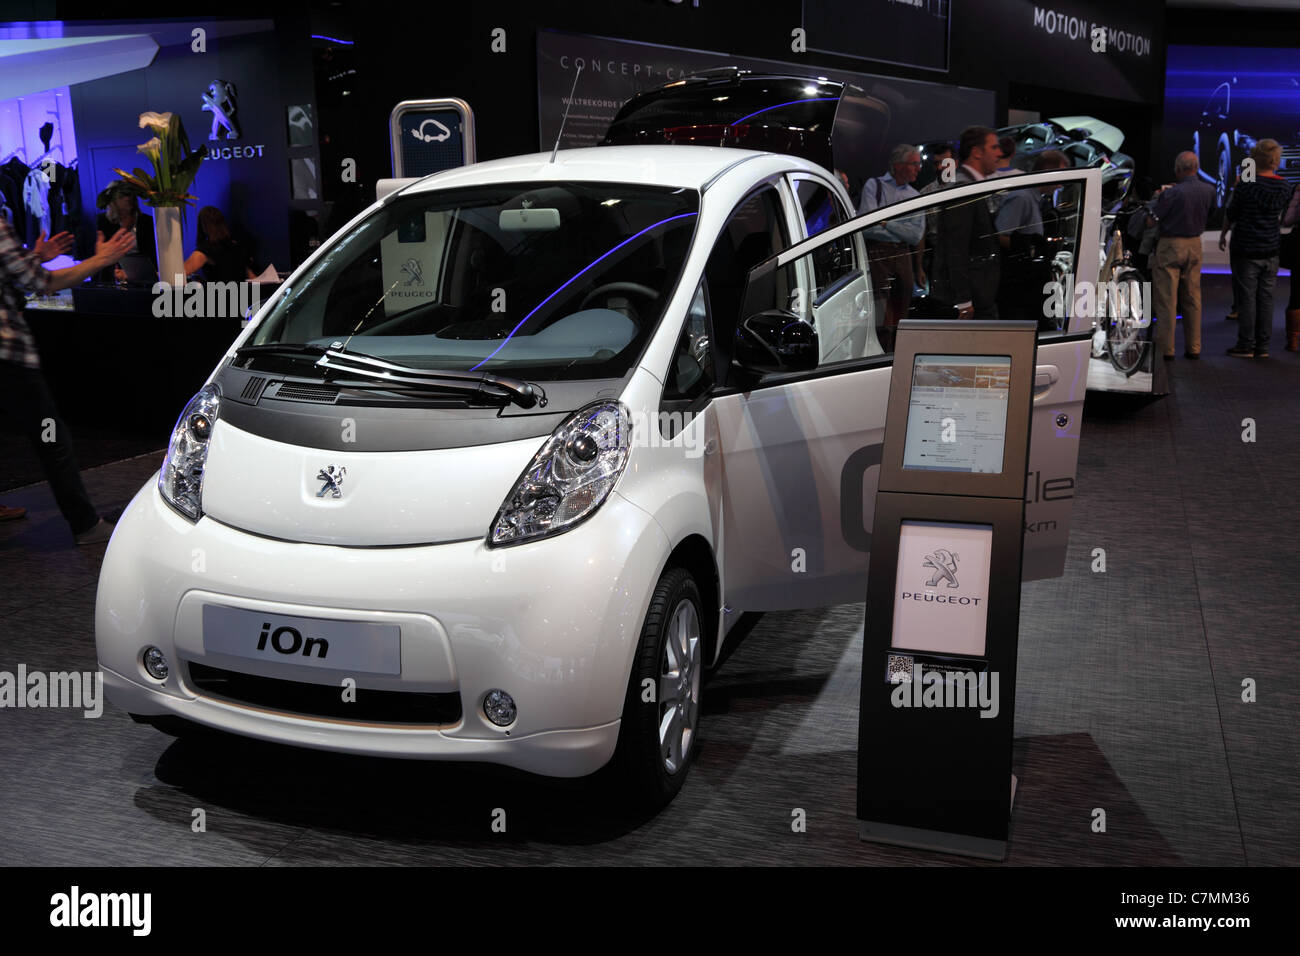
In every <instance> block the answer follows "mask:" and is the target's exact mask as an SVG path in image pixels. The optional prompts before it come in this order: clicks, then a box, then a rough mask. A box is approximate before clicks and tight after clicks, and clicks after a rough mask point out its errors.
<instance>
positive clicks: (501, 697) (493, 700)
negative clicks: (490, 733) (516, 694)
mask: <svg viewBox="0 0 1300 956" xmlns="http://www.w3.org/2000/svg"><path fill="white" fill-rule="evenodd" d="M483 713H484V714H485V715H486V716H487V719H488V720H490V721H492V723H494V724H496V725H497V726H498V727H509V726H510V725H511V724H513V723H514V722H515V717H516V716H517V715H518V713H519V711H518V710H517V709H516V708H515V699H514V698H513V697H511V696H510V695H509V694H507V693H506V692H505V691H503V690H490V691H488V692H487V696H486V697H484V698H483Z"/></svg>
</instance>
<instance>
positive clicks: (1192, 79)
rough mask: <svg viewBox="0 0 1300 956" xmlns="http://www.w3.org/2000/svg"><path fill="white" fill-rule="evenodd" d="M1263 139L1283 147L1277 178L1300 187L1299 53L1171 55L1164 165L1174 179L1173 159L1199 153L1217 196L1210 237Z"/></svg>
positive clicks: (1212, 49) (1175, 51) (1254, 50)
mask: <svg viewBox="0 0 1300 956" xmlns="http://www.w3.org/2000/svg"><path fill="white" fill-rule="evenodd" d="M1265 138H1269V139H1275V140H1277V141H1278V142H1279V143H1281V144H1282V166H1281V167H1280V168H1279V169H1278V175H1279V176H1281V177H1283V178H1284V179H1288V180H1290V181H1291V182H1293V183H1296V184H1297V185H1300V50H1292V49H1280V48H1268V47H1231V46H1171V47H1170V48H1169V56H1168V65H1167V67H1166V72H1165V139H1164V149H1163V153H1164V159H1165V161H1164V162H1163V163H1162V165H1163V167H1164V170H1168V171H1172V169H1173V167H1174V157H1175V156H1176V155H1177V154H1178V153H1180V152H1182V151H1183V150H1191V151H1192V152H1194V153H1196V155H1197V158H1198V159H1199V160H1200V164H1201V170H1200V175H1201V178H1202V179H1203V180H1205V181H1206V182H1208V183H1211V184H1212V185H1214V186H1215V187H1216V190H1217V202H1216V208H1215V210H1214V212H1213V214H1212V215H1211V219H1210V228H1211V229H1217V228H1219V226H1220V224H1221V220H1222V209H1223V203H1224V202H1225V201H1226V200H1227V197H1228V193H1229V191H1230V190H1231V189H1232V186H1233V183H1234V182H1235V177H1236V173H1237V170H1239V169H1240V168H1241V162H1242V160H1244V159H1245V158H1246V156H1247V155H1248V154H1249V153H1250V150H1251V147H1252V146H1254V145H1255V143H1256V141H1258V140H1261V139H1265ZM1166 175H1168V174H1166Z"/></svg>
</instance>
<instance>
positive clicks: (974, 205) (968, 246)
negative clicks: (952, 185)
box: [930, 166, 1000, 319]
mask: <svg viewBox="0 0 1300 956" xmlns="http://www.w3.org/2000/svg"><path fill="white" fill-rule="evenodd" d="M956 181H957V182H958V183H969V182H974V181H975V179H974V177H973V176H971V175H970V173H969V172H967V171H966V167H964V166H962V167H959V168H958V170H957V179H956ZM999 252H1000V249H999V246H998V237H997V228H996V227H995V226H994V224H993V213H992V212H990V211H989V205H988V197H987V196H978V197H973V198H970V199H963V200H960V201H956V202H954V201H949V202H947V203H945V204H944V205H942V206H941V207H940V210H939V232H938V236H937V238H936V242H935V249H934V266H933V268H932V270H931V273H930V281H931V290H932V291H931V294H932V295H933V297H934V298H935V299H937V300H938V301H940V302H943V303H945V304H947V305H952V306H955V305H957V304H958V303H959V302H970V303H971V304H973V305H974V307H975V318H977V319H995V318H997V297H998V277H999V264H998V256H999Z"/></svg>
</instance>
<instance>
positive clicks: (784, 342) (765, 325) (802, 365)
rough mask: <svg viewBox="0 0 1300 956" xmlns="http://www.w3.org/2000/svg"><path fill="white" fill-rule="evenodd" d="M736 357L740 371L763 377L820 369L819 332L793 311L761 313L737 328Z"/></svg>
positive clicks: (752, 316) (775, 310) (774, 310)
mask: <svg viewBox="0 0 1300 956" xmlns="http://www.w3.org/2000/svg"><path fill="white" fill-rule="evenodd" d="M735 356H736V362H737V364H739V365H740V367H741V368H743V369H745V370H747V371H750V372H756V373H758V374H760V375H762V374H766V373H768V372H806V371H808V370H809V369H814V368H816V367H817V361H818V358H819V349H818V343H817V330H816V329H814V328H813V327H812V326H811V325H809V324H808V323H807V322H805V321H804V320H803V319H801V318H799V317H798V316H797V315H795V314H794V313H792V312H786V311H784V310H782V309H770V310H768V311H766V312H760V313H758V314H757V315H751V316H750V317H749V318H747V319H745V320H744V321H743V322H741V323H740V326H739V327H738V328H737V329H736V345H735Z"/></svg>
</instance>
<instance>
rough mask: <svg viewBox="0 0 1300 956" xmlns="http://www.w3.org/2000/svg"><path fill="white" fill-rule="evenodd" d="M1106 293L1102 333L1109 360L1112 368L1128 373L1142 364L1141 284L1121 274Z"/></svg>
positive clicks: (1143, 330) (1142, 317) (1143, 333)
mask: <svg viewBox="0 0 1300 956" xmlns="http://www.w3.org/2000/svg"><path fill="white" fill-rule="evenodd" d="M1110 294H1111V297H1112V298H1111V308H1110V309H1109V312H1110V316H1109V317H1108V318H1109V325H1108V328H1107V335H1106V339H1107V341H1106V345H1107V349H1108V351H1109V352H1110V361H1111V364H1112V365H1114V366H1115V370H1116V371H1118V372H1122V373H1123V374H1124V375H1126V376H1130V377H1131V376H1132V375H1133V373H1134V372H1136V371H1137V370H1138V367H1139V366H1140V365H1141V364H1142V358H1143V355H1144V354H1145V351H1146V347H1147V343H1146V327H1143V325H1142V320H1143V319H1144V318H1145V316H1143V314H1142V312H1143V301H1142V285H1141V283H1140V282H1139V281H1138V280H1137V279H1135V278H1125V279H1122V280H1120V281H1119V282H1117V283H1115V285H1114V286H1112V289H1111V293H1110ZM1147 327H1149V325H1148V326H1147Z"/></svg>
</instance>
